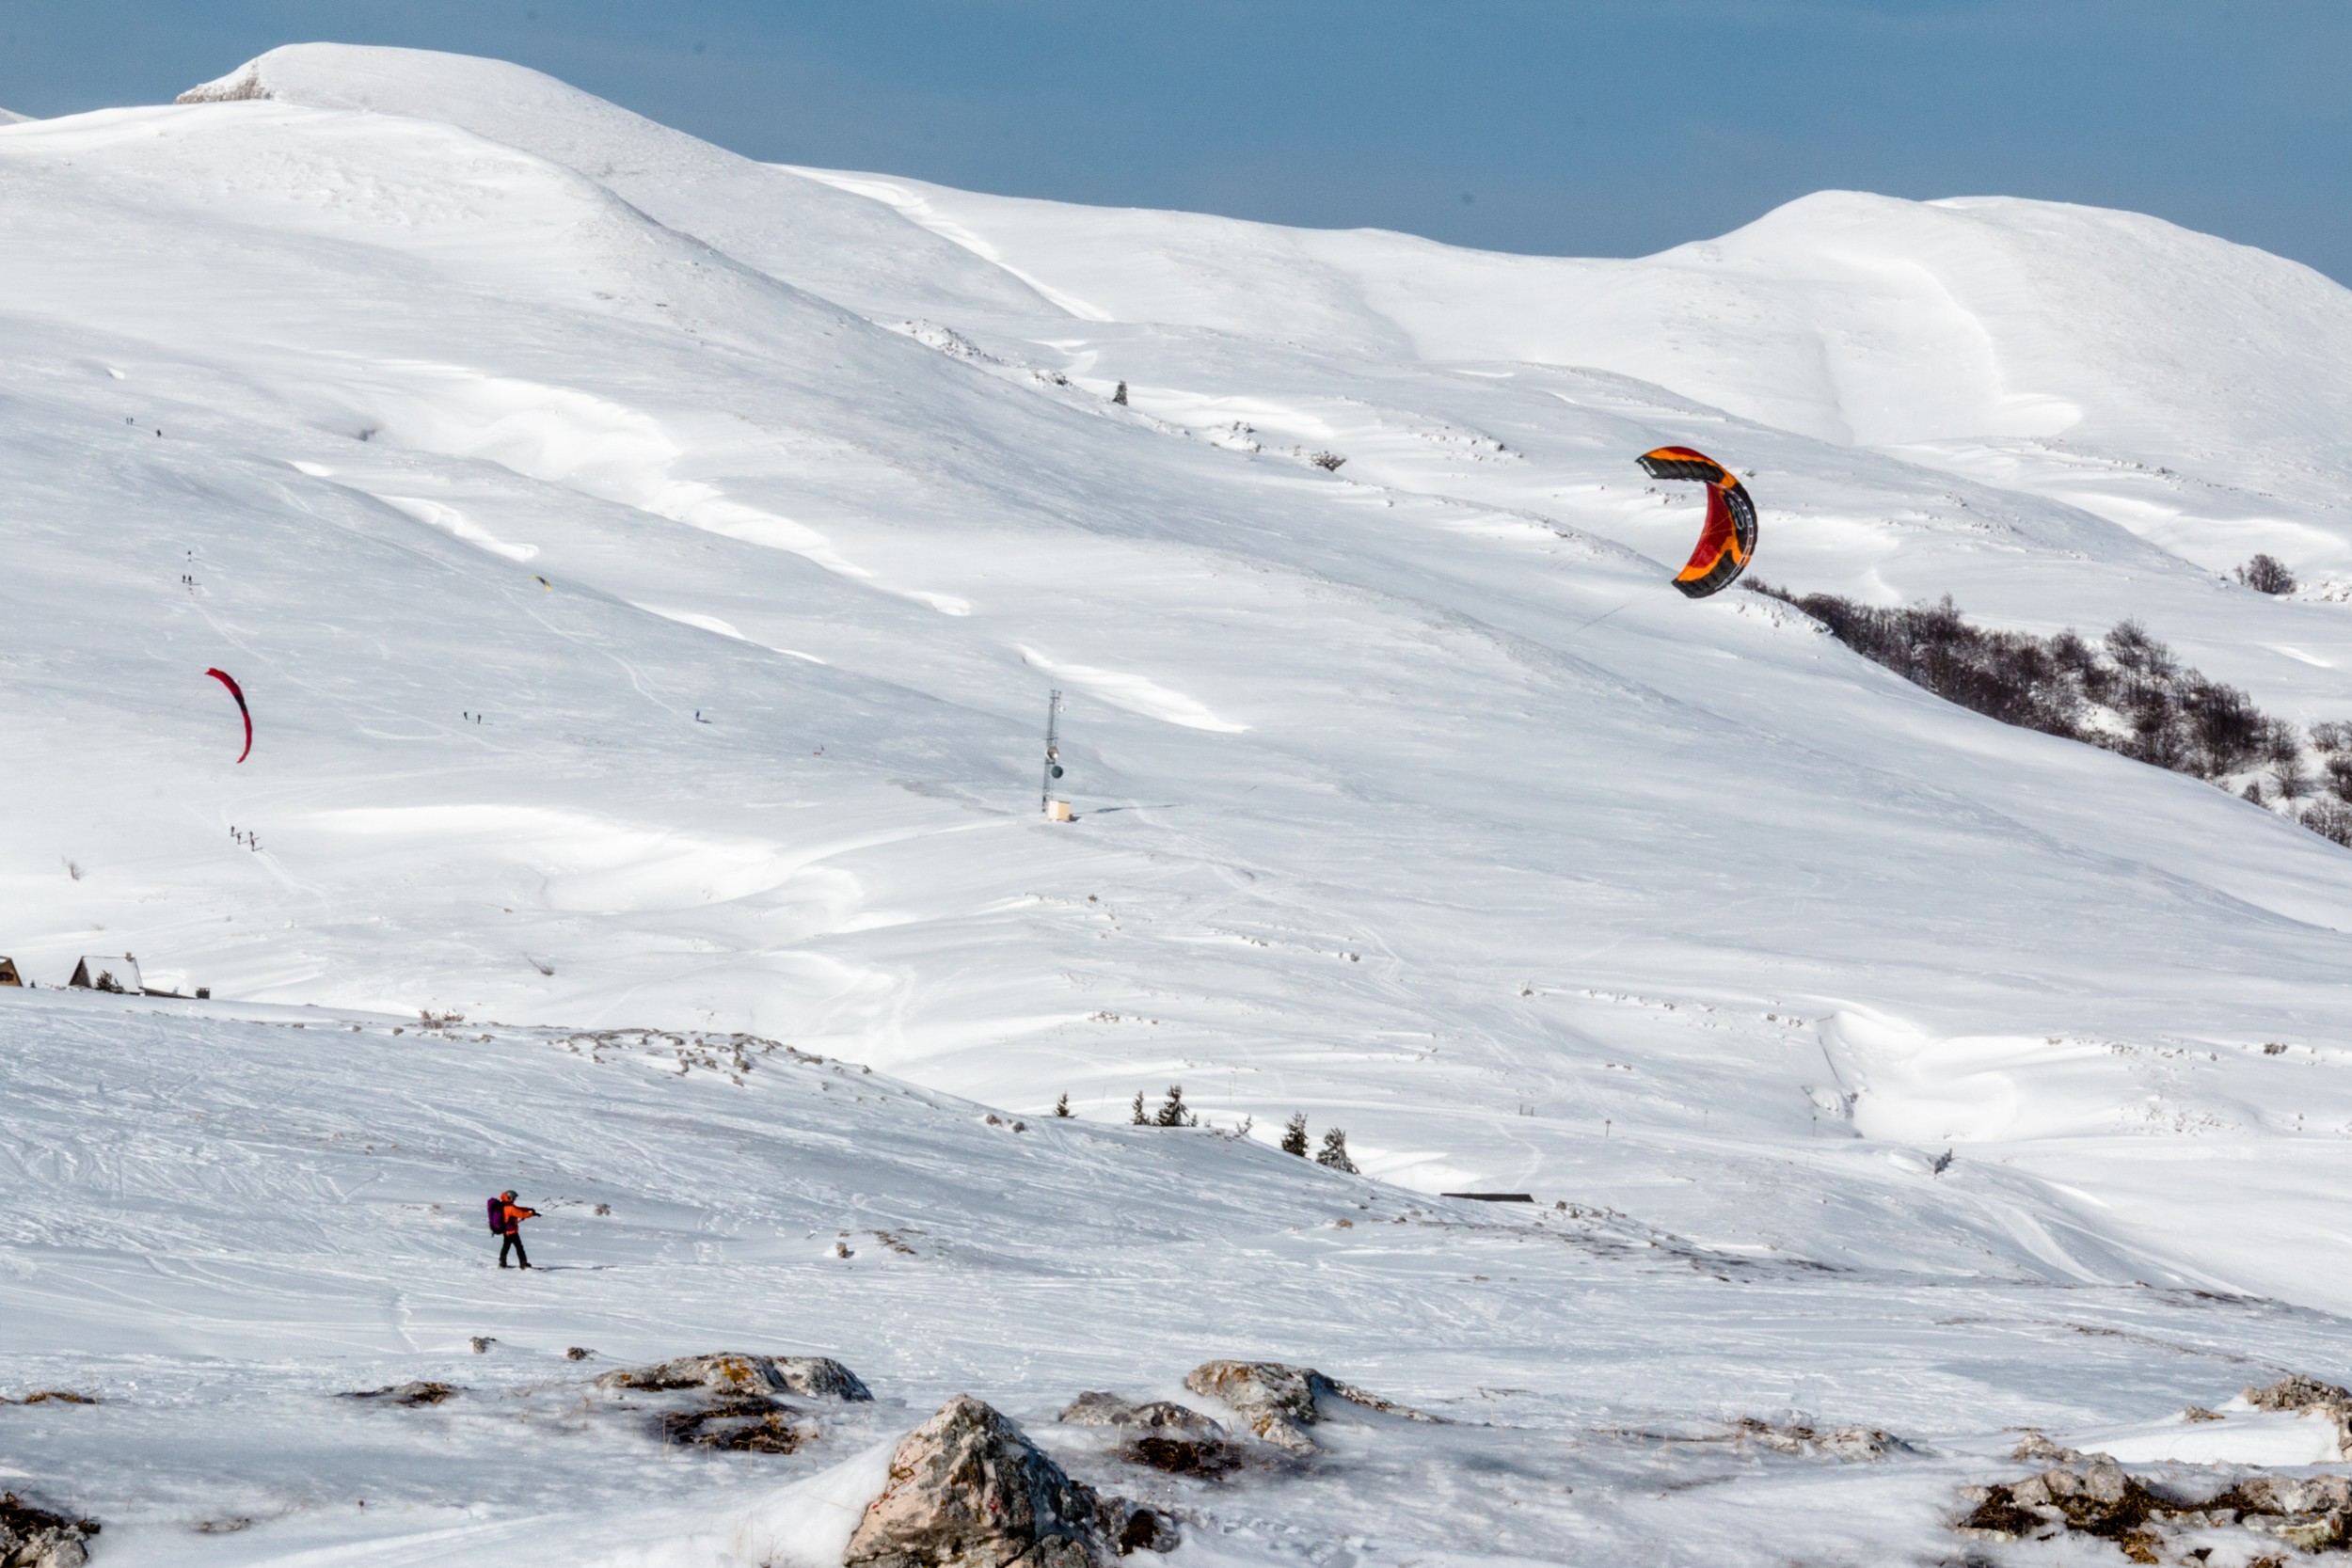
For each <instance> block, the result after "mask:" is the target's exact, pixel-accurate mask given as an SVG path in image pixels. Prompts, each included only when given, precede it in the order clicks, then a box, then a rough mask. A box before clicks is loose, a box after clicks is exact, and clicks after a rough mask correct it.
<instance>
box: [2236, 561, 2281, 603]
mask: <svg viewBox="0 0 2352 1568" xmlns="http://www.w3.org/2000/svg"><path fill="white" fill-rule="evenodd" d="M2232 576H2233V577H2235V578H2237V579H2238V581H2240V582H2242V583H2244V584H2246V586H2247V587H2249V588H2250V589H2252V590H2253V591H2254V592H2255V593H2257V594H2292V593H2294V592H2295V574H2294V573H2293V572H2290V571H2288V570H2287V568H2286V562H2282V561H2280V559H2279V558H2278V557H2277V556H2275V555H2257V556H2255V557H2254V559H2252V560H2251V561H2249V562H2247V563H2246V564H2245V565H2243V566H2240V567H2239V568H2238V569H2237V570H2236V571H2235V572H2234V573H2233V574H2232Z"/></svg>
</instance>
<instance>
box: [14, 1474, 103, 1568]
mask: <svg viewBox="0 0 2352 1568" xmlns="http://www.w3.org/2000/svg"><path fill="white" fill-rule="evenodd" d="M97 1533H98V1523H97V1521H96V1520H94V1519H70V1518H68V1517H66V1516H65V1515H64V1514H62V1513H50V1512H49V1511H48V1510H47V1509H45V1508H35V1507H34V1506H33V1505H32V1504H30V1503H28V1502H25V1501H24V1500H23V1499H21V1498H19V1497H17V1495H16V1494H15V1493H13V1492H8V1493H0V1568H82V1564H83V1563H85V1562H87V1561H88V1560H89V1545H88V1542H89V1538H90V1537H91V1536H93V1535H96V1534H97Z"/></svg>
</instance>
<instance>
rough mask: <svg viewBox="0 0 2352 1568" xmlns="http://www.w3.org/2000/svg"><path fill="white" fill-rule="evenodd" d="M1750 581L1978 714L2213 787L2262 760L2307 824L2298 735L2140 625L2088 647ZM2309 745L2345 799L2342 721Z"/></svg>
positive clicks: (1930, 609) (1940, 613)
mask: <svg viewBox="0 0 2352 1568" xmlns="http://www.w3.org/2000/svg"><path fill="white" fill-rule="evenodd" d="M2257 559H2266V558H2257ZM2250 564H2251V563H2250V562H2249V565H2250ZM2273 564H2276V563H2275V562H2274V563H2273ZM2280 569H2281V570H2283V568H2280ZM1750 587H1751V589H1752V591H1753V592H1756V593H1758V594H1766V595H1769V596H1771V597H1772V598H1777V599H1781V600H1784V601H1786V602H1787V603H1789V604H1792V605H1794V606H1796V607H1797V608H1798V609H1799V610H1804V612H1805V613H1806V614H1808V615H1810V616H1812V617H1813V618H1814V619H1815V620H1817V621H1819V622H1820V623H1821V624H1822V625H1823V626H1826V627H1827V628H1828V629H1829V631H1830V634H1831V635H1832V636H1834V637H1836V639H1837V640H1838V641H1840V642H1843V643H1845V644H1846V645H1847V646H1848V647H1850V648H1851V649H1853V650H1854V651H1855V652H1856V653H1858V654H1860V655H1862V656H1863V657H1865V658H1867V659H1869V660H1871V661H1872V662H1873V663H1877V664H1883V665H1884V666H1885V667H1886V668H1888V669H1890V670H1892V671H1894V672H1895V673H1898V674H1899V675H1901V676H1902V677H1903V678H1904V679H1906V680H1908V681H1911V682H1912V683H1914V684H1915V685H1917V686H1923V687H1925V688H1927V689H1929V690H1931V691H1932V692H1934V693H1935V694H1936V695H1937V696H1939V697H1942V698H1944V699H1945V700H1947V702H1953V703H1957V704H1959V705H1961V706H1963V707H1965V708H1968V709H1970V710H1972V711H1974V712H1977V713H1981V714H1983V715H1985V716H1986V717H1987V718H1991V719H1998V720H2000V721H2002V722H2004V723H2009V724H2015V725H2018V726H2020V727H2022V728H2025V729H2032V730H2039V731H2041V732H2042V733H2043V734H2045V735H2055V736H2063V737H2065V738H2067V739H2070V740H2079V741H2082V742H2085V743H2086V744H2089V745H2093V746H2102V747H2105V748H2106V749H2107V750H2109V751H2112V752H2121V753H2122V754H2123V755H2124V756H2127V757H2131V758H2133V759H2134V760H2136V761H2138V762H2144V763H2148V764H2150V765H2152V766H2153V767H2157V768H2169V769H2170V770H2172V771H2174V772H2177V773H2188V774H2193V775H2195V776H2196V777H2198V778H2201V779H2206V780H2210V781H2212V782H2214V783H2216V784H2229V783H2230V782H2231V781H2233V779H2234V778H2235V776H2237V775H2242V774H2244V773H2247V772H2249V770H2251V769H2253V768H2263V769H2264V770H2265V771H2266V772H2267V773H2268V774H2269V776H2270V780H2271V782H2272V784H2273V785H2274V787H2273V788H2272V789H2271V790H2270V791H2268V794H2269V795H2271V796H2275V797H2276V798H2277V799H2278V800H2282V801H2285V802H2289V803H2290V809H2289V810H2288V811H2287V812H2286V815H2288V816H2291V817H2293V818H2294V819H2295V820H2296V821H2304V822H2306V823H2307V825H2309V821H2310V815H2309V814H2308V813H2305V814H2297V813H2296V812H2295V811H2293V810H2292V806H2291V803H2292V802H2294V801H2296V800H2302V799H2304V798H2305V797H2306V796H2308V795H2310V794H2311V793H2312V779H2311V777H2310V775H2309V774H2308V773H2307V772H2306V771H2305V761H2304V759H2305V755H2306V752H2305V737H2304V736H2303V735H2302V733H2301V732H2300V731H2299V730H2298V729H2297V728H2296V725H2295V724H2294V723H2293V722H2291V721H2287V720H2284V719H2277V718H2271V717H2269V716H2266V715H2265V714H2264V713H2263V712H2262V711H2261V710H2260V709H2259V708H2257V707H2256V706H2255V705H2254V703H2253V699H2252V698H2250V697H2249V696H2248V695H2247V694H2246V692H2244V691H2242V690H2240V689H2238V688H2236V687H2233V686H2231V685H2228V684H2226V683H2225V682H2221V681H2217V680H2212V679H2209V678H2207V677H2206V676H2205V675H2204V674H2202V673H2200V672H2199V671H2197V670H2194V669H2191V668H2189V667H2187V666H2186V665H2184V664H2183V663H2181V661H2180V660H2179V659H2178V658H2177V657H2174V655H2173V652H2172V650H2171V649H2170V648H2169V647H2167V646H2166V645H2165V644H2164V643H2163V642H2162V641H2158V640H2157V639H2156V638H2155V637H2153V636H2152V635H2151V634H2150V633H2149V631H2148V628H2147V627H2146V626H2142V625H2141V624H2140V623H2139V622H2137V621H2134V620H2126V621H2121V622H2118V623H2117V624H2116V626H2114V627H2113V628H2112V629H2111V630H2109V631H2108V632H2107V634H2106V636H2105V637H2103V638H2101V639H2100V640H2099V641H2098V643H2097V644H2096V645H2093V644H2091V643H2090V642H2088V641H2085V640H2084V639H2083V638H2081V637H2080V636H2078V635H2076V634H2075V633H2074V632H2073V631H2061V632H2059V633H2058V634H2057V635H2056V636H2053V637H2047V638H2041V637H2035V636H2033V635H2032V634H2030V633H2026V632H2007V631H1988V630H1986V629H1984V628H1983V627H1981V626H1970V625H1969V624H1968V623H1967V621H1966V620H1965V619H1964V618H1963V616H1962V614H1961V611H1960V610H1959V608H1958V607H1957V606H1955V605H1954V604H1953V603H1952V601H1951V599H1950V598H1949V597H1948V596H1947V597H1946V598H1944V599H1943V600H1941V601H1939V602H1937V603H1935V604H1929V605H1910V606H1903V607H1899V608H1895V609H1883V608H1880V607H1877V606H1872V605H1864V604H1857V603H1856V602H1854V601H1853V600H1851V599H1846V598H1840V597H1839V596H1837V595H1836V594H1804V595H1802V596H1800V595H1798V594H1791V593H1789V592H1788V591H1787V590H1785V589H1779V588H1774V587H1772V586H1771V585H1769V584H1766V583H1763V582H1755V583H1752V584H1751V585H1750ZM2309 744H2310V746H2311V747H2312V748H2313V749H2315V750H2317V751H2318V752H2320V753H2321V754H2322V755H2323V756H2324V757H2325V758H2326V759H2327V764H2326V766H2327V772H2326V779H2325V784H2326V787H2327V788H2328V791H2330V792H2331V793H2332V794H2333V795H2334V796H2335V798H2336V800H2341V801H2343V802H2344V803H2345V804H2347V805H2352V722H2347V721H2330V722H2327V723H2321V724H2314V725H2313V726H2312V733H2311V736H2310V737H2309ZM2339 753H2341V754H2339ZM2339 765H2341V766H2339ZM2233 786H2234V787H2236V788H2237V789H2238V791H2239V793H2240V794H2241V795H2242V796H2243V797H2244V799H2246V800H2250V801H2252V802H2254V803H2255V804H2257V805H2260V804H2263V803H2264V801H2265V787H2264V784H2263V781H2262V780H2259V779H2254V780H2242V781H2237V782H2236V783H2235V784H2234V785H2233ZM2320 819H2321V820H2330V821H2331V820H2332V817H2326V816H2323V817H2322V818H2320ZM2313 831H2314V832H2321V833H2322V834H2323V836H2328V837H2331V838H2332V837H2333V836H2334V835H2333V833H2332V832H2328V830H2326V829H2324V828H2314V829H2313Z"/></svg>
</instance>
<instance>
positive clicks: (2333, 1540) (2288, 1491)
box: [1956, 1455, 2352, 1563]
mask: <svg viewBox="0 0 2352 1568" xmlns="http://www.w3.org/2000/svg"><path fill="white" fill-rule="evenodd" d="M2190 1484H2193V1483H2190ZM1962 1497H1963V1501H1965V1502H1967V1503H1969V1504H1970V1505H1972V1506H1971V1511H1970V1512H1969V1513H1966V1514H1965V1515H1963V1517H1962V1518H1961V1519H1959V1520H1958V1521H1957V1524H1956V1528H1958V1529H1959V1531H1960V1532H1961V1533H1962V1534H1963V1535H1969V1536H1976V1537H1978V1538H1980V1539H1986V1540H1996V1541H2019V1540H2026V1539H2028V1538H2031V1539H2038V1540H2046V1539H2048V1538H2050V1537H2052V1536H2056V1535H2058V1534H2061V1533H2065V1532H2072V1533H2074V1534H2080V1535H2093V1536H2099V1537H2102V1538H2104V1539H2106V1540H2108V1541H2112V1542H2113V1543H2115V1544H2116V1545H2117V1546H2118V1547H2120V1548H2122V1552H2123V1555H2124V1556H2125V1557H2127V1558H2129V1559H2131V1560H2133V1561H2134V1562H2145V1563H2153V1562H2157V1561H2160V1560H2163V1547H2164V1546H2165V1545H2166V1544H2167V1532H2168V1531H2182V1530H2210V1529H2218V1528H2226V1527H2228V1526H2230V1525H2233V1524H2234V1525H2239V1526H2242V1527H2243V1528H2246V1529H2248V1530H2250V1531H2252V1532H2253V1533H2255V1534H2257V1535H2263V1536H2267V1537H2270V1538H2272V1539H2274V1540H2278V1541H2281V1542H2284V1543H2285V1544H2288V1545H2290V1546H2294V1547H2296V1548H2298V1549H2300V1550H2303V1551H2342V1550H2345V1549H2347V1548H2352V1478H2346V1477H2344V1476H2282V1475H2274V1474H2271V1473H2268V1472H2257V1473H2255V1474H2253V1475H2251V1476H2249V1477H2246V1478H2245V1479H2243V1480H2240V1481H2237V1482H2236V1483H2235V1484H2234V1485H2233V1486H2231V1487H2229V1488H2228V1489H2227V1490H2226V1491H2222V1492H2219V1493H2217V1494H2214V1495H2212V1496H2205V1497H2185V1496H2180V1495H2176V1494H2175V1493H2173V1492H2171V1491H2160V1490H2155V1489H2152V1488H2150V1487H2149V1486H2148V1485H2147V1484H2146V1483H2144V1482H2143V1481H2140V1480H2139V1478H2137V1476H2133V1475H2131V1474H2128V1473H2127V1472H2126V1471H2125V1470H2124V1469H2123V1468H2122V1465H2118V1464H2116V1463H2115V1461H2113V1460H2112V1459H2109V1458H2106V1456H2105V1455H2092V1456H2091V1457H2090V1458H2088V1459H2078V1460H2077V1461H2076V1462H2075V1463H2074V1464H2070V1465H2059V1466H2055V1467H2053V1468H2051V1469H2047V1470H2044V1471H2042V1473H2041V1474H2040V1475H2036V1476H2028V1477H2027V1478H2026V1480H2024V1481H2015V1482H2011V1483H2010V1484H2007V1485H1998V1486H1977V1487H1970V1488H1968V1489H1967V1490H1966V1491H1964V1492H1963V1494H1962ZM2173 1544H2176V1545H2177V1544H2178V1543H2177V1542H2175V1543H2173ZM2193 1555H2196V1556H2197V1557H2198V1560H2202V1554H2193ZM2256 1560H2257V1561H2263V1560H2265V1559H2259V1558H2258V1559H2256ZM2267 1560H2269V1561H2273V1562H2276V1561H2277V1559H2275V1558H2274V1559H2267Z"/></svg>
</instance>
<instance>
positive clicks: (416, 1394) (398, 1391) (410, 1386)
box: [343, 1382, 457, 1406]
mask: <svg viewBox="0 0 2352 1568" xmlns="http://www.w3.org/2000/svg"><path fill="white" fill-rule="evenodd" d="M456 1392H457V1390H456V1389H454V1388H453V1387H451V1386H449V1385H448V1384H446V1383H423V1382H419V1383H396V1384H393V1385H392V1386H389V1387H386V1388H360V1389H356V1390H354V1391H353V1392H351V1393H348V1394H345V1395H344V1396H343V1398H344V1399H347V1400H382V1401H383V1402H385V1403H387V1404H401V1405H410V1406H414V1405H420V1404H439V1403H441V1402H443V1401H445V1400H448V1399H450V1398H452V1397H453V1396H454V1395H455V1394H456Z"/></svg>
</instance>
